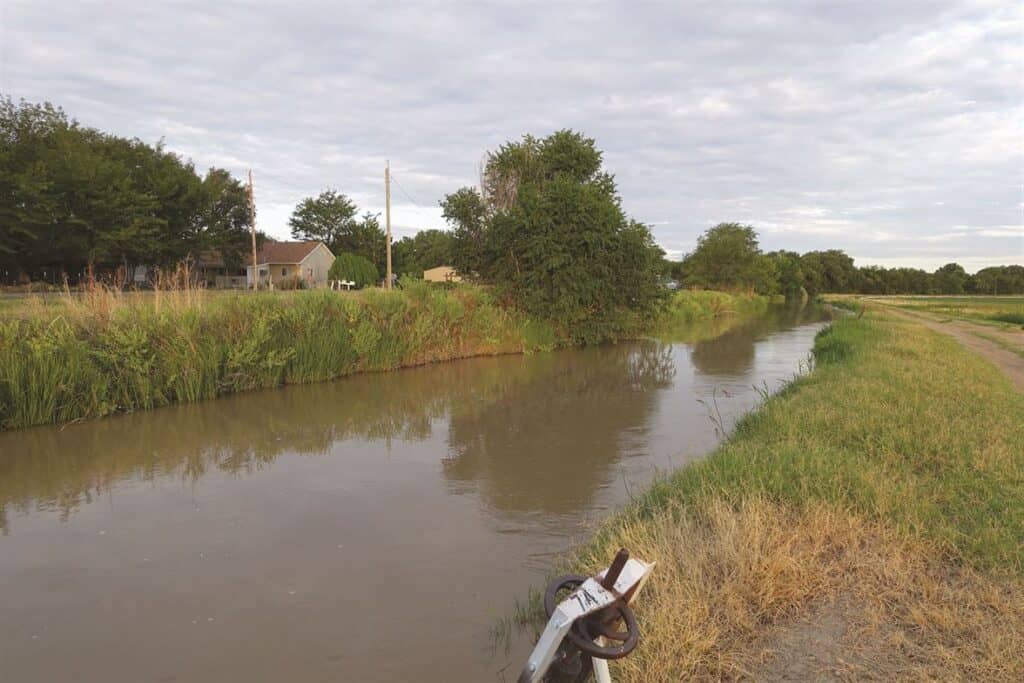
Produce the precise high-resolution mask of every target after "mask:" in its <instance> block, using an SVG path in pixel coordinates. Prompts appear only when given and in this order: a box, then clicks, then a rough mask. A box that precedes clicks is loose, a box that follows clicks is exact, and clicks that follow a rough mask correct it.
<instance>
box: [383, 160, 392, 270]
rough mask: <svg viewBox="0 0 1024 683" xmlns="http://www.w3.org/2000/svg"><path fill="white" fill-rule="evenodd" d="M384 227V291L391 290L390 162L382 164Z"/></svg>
mask: <svg viewBox="0 0 1024 683" xmlns="http://www.w3.org/2000/svg"><path fill="white" fill-rule="evenodd" d="M384 225H385V226H386V228H387V229H386V232H387V262H388V267H387V279H385V280H384V289H391V160H390V159H388V160H387V161H386V162H384Z"/></svg>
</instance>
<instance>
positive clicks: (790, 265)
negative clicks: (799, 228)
mask: <svg viewBox="0 0 1024 683" xmlns="http://www.w3.org/2000/svg"><path fill="white" fill-rule="evenodd" d="M765 258H766V259H768V260H769V261H770V262H771V263H772V264H773V266H774V275H775V277H774V279H775V284H776V291H773V292H771V293H779V294H782V295H784V296H785V297H786V299H787V300H789V299H800V298H801V297H803V296H806V294H807V290H805V289H804V279H805V275H804V269H803V262H802V261H801V259H800V254H798V253H796V252H795V251H773V252H770V253H768V254H765Z"/></svg>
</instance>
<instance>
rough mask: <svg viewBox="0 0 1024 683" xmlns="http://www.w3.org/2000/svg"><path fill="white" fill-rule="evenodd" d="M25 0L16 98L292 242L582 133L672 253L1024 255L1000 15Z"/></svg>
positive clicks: (9, 42) (969, 258)
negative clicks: (533, 140) (328, 204)
mask: <svg viewBox="0 0 1024 683" xmlns="http://www.w3.org/2000/svg"><path fill="white" fill-rule="evenodd" d="M724 5H725V3H717V2H714V3H712V2H709V3H677V2H672V3H600V4H597V3H586V4H581V5H576V6H565V5H557V6H552V4H550V3H518V2H516V3H468V4H465V5H456V4H434V5H432V6H427V5H426V4H424V5H422V6H421V5H418V4H417V5H389V6H387V7H385V6H383V5H381V4H380V3H374V4H369V3H368V4H365V5H364V4H355V3H334V2H331V3H327V2H306V3H289V2H245V3H242V2H220V3H205V2H202V3H201V2H173V3H156V2H153V3H137V2H123V1H117V2H81V1H80V2H51V3H39V2H23V1H19V0H7V1H6V2H4V3H3V4H2V5H0V22H2V23H0V91H3V92H4V93H5V94H10V95H12V96H14V97H24V98H26V99H29V100H43V99H46V100H50V101H52V102H54V103H56V104H60V105H62V106H64V107H65V109H66V110H67V111H68V112H69V113H70V114H71V115H73V116H75V117H76V118H78V119H79V120H80V121H82V122H83V123H85V124H87V125H92V126H96V127H98V128H102V129H104V130H110V131H113V132H117V133H119V134H122V135H129V136H137V137H140V138H142V139H145V140H150V141H155V140H157V139H160V138H163V139H164V140H165V142H166V144H167V145H168V147H170V148H171V149H174V150H176V151H179V152H181V153H182V154H184V155H186V156H189V157H191V158H192V159H193V160H194V161H195V163H196V165H197V166H199V167H205V166H210V165H218V166H224V167H226V168H228V169H230V170H231V171H233V172H234V173H236V174H237V175H239V176H242V175H243V174H244V172H245V170H246V169H247V168H249V167H250V166H251V167H252V168H253V169H254V171H255V174H256V180H257V197H258V201H259V207H260V214H259V215H260V225H261V227H262V228H264V229H266V230H267V231H269V232H270V233H271V234H275V235H278V236H285V235H287V226H286V221H287V217H288V215H289V214H290V212H291V209H292V207H293V206H294V204H295V203H296V202H297V201H298V200H299V199H301V198H302V197H304V196H307V195H310V194H314V193H316V192H318V191H319V190H320V189H322V188H324V187H328V186H329V187H334V188H337V189H339V190H341V191H343V192H345V193H347V194H349V195H350V196H352V197H353V198H354V199H355V200H356V201H357V202H358V203H359V204H360V206H361V207H364V208H366V209H368V210H373V211H377V210H380V208H381V206H382V204H383V182H382V177H381V175H382V169H383V163H384V160H385V159H387V158H390V159H391V163H392V167H393V169H394V171H395V175H396V178H397V179H398V181H399V182H400V183H401V189H396V191H395V193H394V195H393V201H394V206H393V216H394V220H395V223H396V225H397V230H396V232H397V233H398V234H399V235H402V234H409V233H411V232H413V231H414V230H415V229H420V228H424V227H441V226H442V225H443V223H442V220H441V218H440V212H439V210H438V209H437V201H438V199H440V198H441V197H442V196H443V195H444V194H445V193H447V192H451V191H452V190H454V189H456V188H457V187H459V186H461V185H466V184H473V183H474V182H475V181H476V177H477V173H478V167H479V164H480V161H481V159H482V157H483V154H484V152H485V151H486V150H487V149H493V148H494V147H496V146H497V145H498V144H500V143H501V142H503V141H504V140H507V139H510V138H516V137H518V136H520V135H521V134H523V133H526V132H531V133H535V134H544V133H547V132H550V131H551V130H554V129H556V128H563V127H572V128H575V129H578V130H582V131H584V132H586V133H587V134H588V135H590V136H592V137H594V138H596V139H597V141H598V144H599V146H601V148H602V149H604V150H605V152H606V163H607V166H608V168H609V169H610V170H611V171H612V172H614V173H615V174H616V176H617V178H618V181H619V186H620V190H621V192H622V195H623V198H624V203H625V206H626V208H627V210H628V211H629V212H630V213H631V214H632V215H634V216H635V217H636V218H638V219H640V220H643V221H645V222H648V223H650V224H652V225H653V229H654V233H655V236H656V237H657V239H658V241H659V242H660V243H661V244H662V246H663V247H665V248H666V249H667V250H668V251H669V252H670V253H673V254H679V253H681V252H684V251H687V250H689V249H691V248H692V246H693V244H694V241H695V239H696V236H697V235H699V234H700V233H701V232H702V231H703V230H704V229H706V228H707V227H708V226H710V225H712V224H714V223H716V222H719V221H724V220H736V221H743V222H749V223H751V224H753V225H755V226H756V227H757V228H758V229H759V231H760V232H761V242H762V246H763V247H765V248H766V249H777V248H786V249H794V250H798V251H806V250H810V249H818V248H829V247H839V248H843V249H846V250H847V251H848V252H849V253H850V254H851V255H853V256H854V257H855V258H856V259H857V261H858V262H859V263H861V264H868V263H878V264H883V265H896V264H906V265H917V266H923V267H927V268H934V267H936V266H938V265H941V264H942V263H945V262H948V261H950V260H958V261H959V262H961V263H963V264H964V265H965V266H966V267H967V268H968V269H969V270H974V269H977V268H979V267H983V266H985V265H992V264H997V263H1007V262H1014V261H1016V262H1021V261H1024V227H1022V207H1024V203H1022V195H1021V181H1022V160H1024V147H1022V145H1024V142H1022V140H1024V138H1022V131H1021V124H1020V122H1021V120H1024V119H1022V115H1024V104H1022V95H1024V67H1022V64H1024V49H1022V42H1021V33H1022V30H1024V11H1022V9H1021V7H1020V6H1019V5H1018V4H1017V3H999V2H980V1H978V2H906V3H899V4H897V3H877V4H868V3H863V2H830V3H820V2H787V3H780V4H779V6H777V7H768V6H766V5H764V4H763V3H729V4H728V6H727V7H725V6H724Z"/></svg>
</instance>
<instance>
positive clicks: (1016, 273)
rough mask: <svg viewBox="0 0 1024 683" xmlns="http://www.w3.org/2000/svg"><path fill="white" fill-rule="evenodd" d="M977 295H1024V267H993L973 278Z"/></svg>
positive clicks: (972, 289)
mask: <svg viewBox="0 0 1024 683" xmlns="http://www.w3.org/2000/svg"><path fill="white" fill-rule="evenodd" d="M970 285H971V291H972V292H974V293H977V294H1024V266H992V267H990V268H982V269H981V270H979V271H978V272H977V273H975V274H974V275H973V276H971V283H970Z"/></svg>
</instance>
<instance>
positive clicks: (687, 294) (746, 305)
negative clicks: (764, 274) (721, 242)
mask: <svg viewBox="0 0 1024 683" xmlns="http://www.w3.org/2000/svg"><path fill="white" fill-rule="evenodd" d="M766 310H768V298H767V297H764V296H760V295H757V294H733V293H730V292H716V291H710V290H699V289H692V290H691V289H684V290H680V291H678V292H675V293H674V294H673V295H672V297H671V298H670V299H669V302H668V305H667V307H666V310H665V313H664V315H663V321H662V325H663V326H664V327H666V328H671V327H673V326H678V325H685V324H688V323H693V322H697V321H702V320H711V319H714V318H720V317H725V316H749V315H757V314H761V313H764V312H765V311H766Z"/></svg>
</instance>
